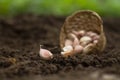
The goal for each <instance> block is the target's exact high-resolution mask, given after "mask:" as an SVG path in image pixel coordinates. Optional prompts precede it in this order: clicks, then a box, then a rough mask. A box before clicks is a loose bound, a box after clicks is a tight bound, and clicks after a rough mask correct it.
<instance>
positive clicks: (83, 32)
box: [78, 30, 86, 36]
mask: <svg viewBox="0 0 120 80" xmlns="http://www.w3.org/2000/svg"><path fill="white" fill-rule="evenodd" d="M85 33H86V32H85V30H80V31H79V32H78V34H79V36H84V35H85Z"/></svg>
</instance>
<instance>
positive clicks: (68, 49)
mask: <svg viewBox="0 0 120 80" xmlns="http://www.w3.org/2000/svg"><path fill="white" fill-rule="evenodd" d="M72 50H73V47H72V46H65V47H64V48H63V51H72Z"/></svg>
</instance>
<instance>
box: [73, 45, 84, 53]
mask: <svg viewBox="0 0 120 80" xmlns="http://www.w3.org/2000/svg"><path fill="white" fill-rule="evenodd" d="M82 50H83V47H82V46H81V45H76V46H75V48H74V53H81V52H82Z"/></svg>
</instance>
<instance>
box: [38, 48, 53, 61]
mask: <svg viewBox="0 0 120 80" xmlns="http://www.w3.org/2000/svg"><path fill="white" fill-rule="evenodd" d="M39 54H40V57H42V58H43V59H46V60H49V59H52V58H53V54H52V53H51V52H50V51H49V50H47V49H42V48H40V52H39Z"/></svg>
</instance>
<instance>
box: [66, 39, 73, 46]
mask: <svg viewBox="0 0 120 80" xmlns="http://www.w3.org/2000/svg"><path fill="white" fill-rule="evenodd" d="M72 44H73V42H72V41H71V40H69V39H66V40H65V46H70V45H72Z"/></svg>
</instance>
